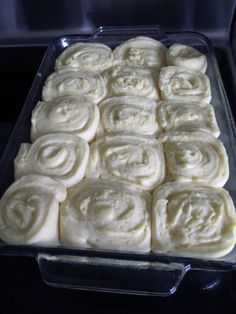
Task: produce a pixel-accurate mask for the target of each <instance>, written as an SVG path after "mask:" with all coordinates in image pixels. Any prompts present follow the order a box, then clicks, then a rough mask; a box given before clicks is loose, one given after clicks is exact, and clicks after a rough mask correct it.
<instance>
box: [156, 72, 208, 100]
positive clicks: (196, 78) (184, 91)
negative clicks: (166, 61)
mask: <svg viewBox="0 0 236 314" xmlns="http://www.w3.org/2000/svg"><path fill="white" fill-rule="evenodd" d="M158 85H159V89H160V91H161V97H162V99H176V100H192V101H198V102H206V103H210V101H211V87H210V81H209V78H208V77H207V76H206V75H205V74H203V73H202V72H199V71H194V70H190V69H187V68H184V67H180V66H168V67H164V68H162V69H161V71H160V75H159V83H158Z"/></svg>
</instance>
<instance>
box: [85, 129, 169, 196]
mask: <svg viewBox="0 0 236 314" xmlns="http://www.w3.org/2000/svg"><path fill="white" fill-rule="evenodd" d="M164 175H165V161H164V155H163V150H162V145H161V144H160V142H159V141H158V140H156V139H155V138H152V137H145V136H135V135H128V134H121V133H120V134H117V135H110V136H109V135H107V136H104V137H101V138H99V139H97V140H96V141H95V142H93V143H92V144H91V146H90V156H89V162H88V166H87V168H86V176H87V177H95V178H96V177H102V178H108V179H113V180H117V181H121V182H127V183H131V184H134V185H136V186H137V187H139V188H142V189H144V190H152V189H154V188H155V187H156V186H158V185H159V184H160V183H161V182H162V181H163V179H164Z"/></svg>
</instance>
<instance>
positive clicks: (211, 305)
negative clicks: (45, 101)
mask: <svg viewBox="0 0 236 314" xmlns="http://www.w3.org/2000/svg"><path fill="white" fill-rule="evenodd" d="M227 47H228V44H227V43H226V42H219V43H217V44H216V45H215V52H216V55H217V60H218V64H219V67H220V71H221V75H222V79H223V82H224V86H225V89H226V92H227V96H228V98H229V102H230V104H231V108H232V111H233V114H234V117H236V110H235V108H234V107H233V104H234V101H233V100H234V99H236V88H235V86H234V84H235V83H234V82H236V80H235V77H234V75H235V74H234V73H235V72H236V71H235V69H234V67H233V66H232V60H233V59H232V58H233V56H232V55H231V54H230V49H227ZM45 50H46V47H43V46H42V47H41V46H40V47H30V46H28V47H6V48H0V72H1V75H0V99H1V106H0V155H1V154H2V152H3V150H4V147H5V145H6V143H7V141H8V138H9V136H10V134H11V132H12V130H13V127H14V125H15V122H16V120H17V117H18V115H19V113H20V111H21V108H22V105H23V104H24V101H25V98H26V96H27V93H28V91H29V88H30V86H31V84H32V81H33V78H34V76H35V73H36V71H37V68H38V66H39V64H40V62H41V60H42V57H43V54H44V52H45ZM22 56H24V57H22ZM19 60H20V62H19ZM208 277H209V276H206V274H202V273H199V272H194V271H191V272H189V273H187V275H186V276H185V278H184V280H183V282H182V283H181V285H180V287H179V288H178V290H177V292H176V293H175V294H174V295H172V296H170V297H167V298H165V297H151V296H133V295H122V294H111V293H101V292H88V291H87V292H86V291H79V290H69V289H63V288H52V287H49V286H47V285H46V284H45V283H44V282H43V281H42V279H41V276H40V272H39V269H38V265H37V262H36V260H35V259H33V258H30V257H22V256H0V282H1V294H0V300H1V301H0V314H8V313H17V314H18V313H75V312H76V313H92V312H94V311H96V312H103V313H114V314H115V313H161V314H167V313H178V312H179V311H181V313H182V314H185V313H192V314H194V313H214V314H218V313H224V314H231V313H232V314H233V313H236V271H233V272H225V273H221V274H219V273H210V278H208Z"/></svg>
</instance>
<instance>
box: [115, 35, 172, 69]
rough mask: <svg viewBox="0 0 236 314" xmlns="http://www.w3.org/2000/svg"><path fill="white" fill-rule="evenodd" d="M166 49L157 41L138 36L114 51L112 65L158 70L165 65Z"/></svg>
mask: <svg viewBox="0 0 236 314" xmlns="http://www.w3.org/2000/svg"><path fill="white" fill-rule="evenodd" d="M166 51H167V49H166V47H165V46H164V45H163V44H162V43H161V42H159V41H157V40H155V39H152V38H149V37H144V36H139V37H136V38H132V39H129V40H127V41H125V42H123V43H122V44H121V45H119V46H118V47H116V48H115V49H114V64H116V65H123V66H135V67H141V68H150V69H160V68H161V67H163V66H165V65H166Z"/></svg>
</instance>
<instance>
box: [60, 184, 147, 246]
mask: <svg viewBox="0 0 236 314" xmlns="http://www.w3.org/2000/svg"><path fill="white" fill-rule="evenodd" d="M150 206H151V196H150V194H149V193H147V192H141V191H138V190H137V189H133V188H132V187H130V186H127V185H124V184H118V183H116V182H114V181H109V180H103V179H91V180H87V179H86V180H83V181H82V182H81V183H79V184H78V185H77V186H75V187H73V188H71V189H69V190H68V196H67V199H66V200H65V201H64V202H63V203H62V204H61V208H60V240H61V242H62V243H63V244H65V245H75V246H80V247H89V248H102V249H112V250H123V251H145V252H148V251H150V234H151V232H150Z"/></svg>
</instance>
